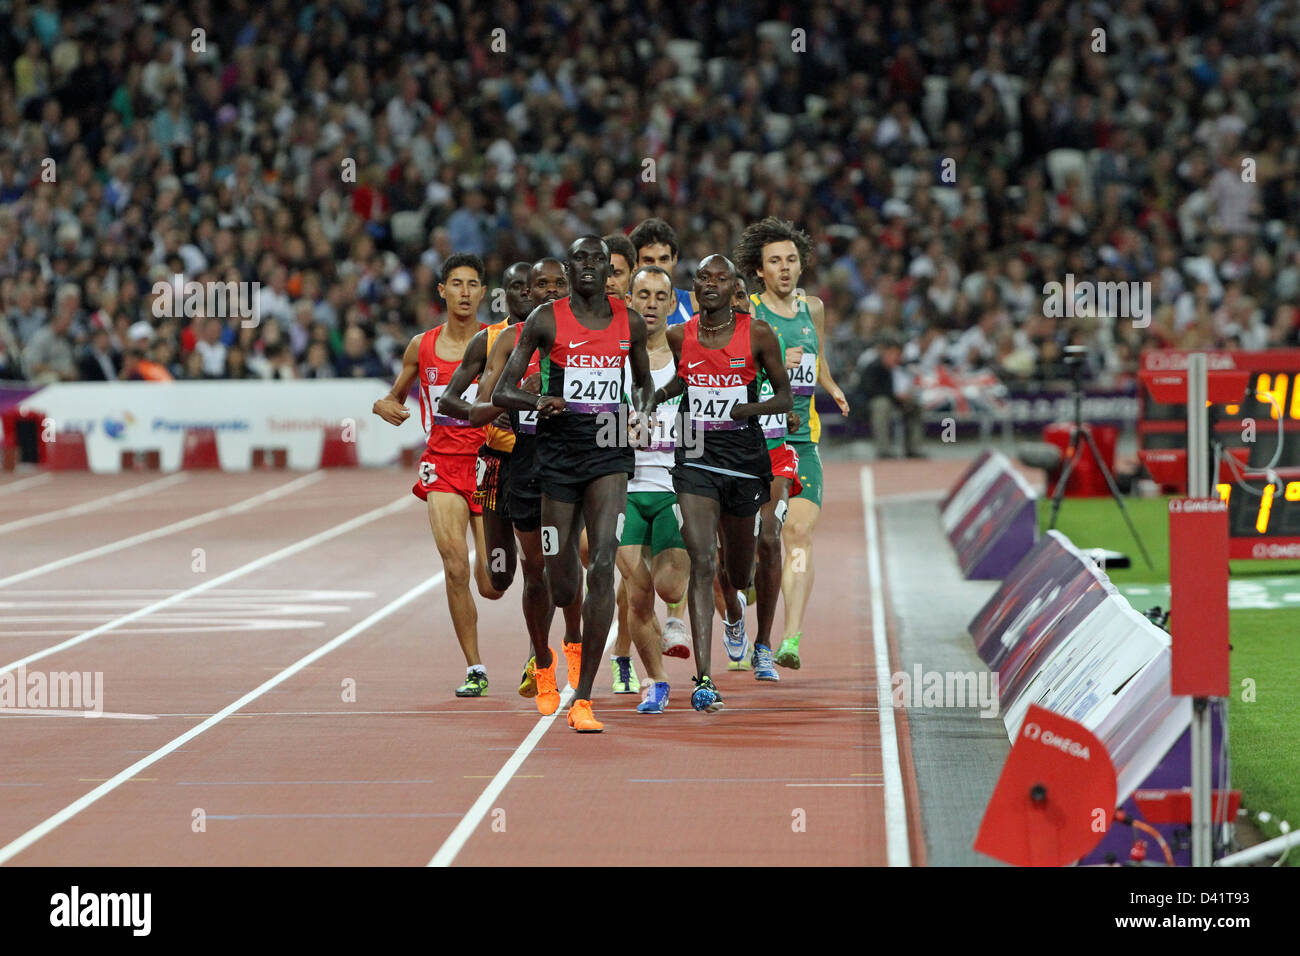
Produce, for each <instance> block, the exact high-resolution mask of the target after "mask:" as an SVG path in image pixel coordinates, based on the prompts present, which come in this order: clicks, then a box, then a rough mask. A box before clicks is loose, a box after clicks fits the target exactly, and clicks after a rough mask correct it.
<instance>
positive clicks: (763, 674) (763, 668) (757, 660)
mask: <svg viewBox="0 0 1300 956" xmlns="http://www.w3.org/2000/svg"><path fill="white" fill-rule="evenodd" d="M780 679H781V675H780V674H778V673H777V672H776V665H775V664H773V663H772V648H770V647H768V646H767V645H765V644H761V645H759V646H757V647H755V648H754V680H780Z"/></svg>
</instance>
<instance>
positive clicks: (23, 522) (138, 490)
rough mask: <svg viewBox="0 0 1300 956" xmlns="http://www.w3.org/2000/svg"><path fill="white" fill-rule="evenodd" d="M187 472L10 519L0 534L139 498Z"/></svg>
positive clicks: (175, 481)
mask: <svg viewBox="0 0 1300 956" xmlns="http://www.w3.org/2000/svg"><path fill="white" fill-rule="evenodd" d="M189 477H190V476H189V474H188V473H186V472H180V473H178V474H175V475H168V476H167V477H166V478H159V479H158V480H157V481H149V482H145V483H144V484H143V485H138V486H137V487H135V488H127V489H126V490H125V491H119V492H118V493H117V494H114V495H109V496H108V497H107V498H96V499H95V500H94V501H86V502H83V503H82V504H79V505H70V506H69V507H67V508H59V509H58V510H57V511H47V512H45V513H44V514H39V515H32V516H31V517H30V518H19V519H18V520H17V521H10V522H9V523H8V524H0V534H4V533H5V532H6V531H18V530H19V529H21V528H30V527H32V526H33V525H38V524H45V523H46V522H49V521H58V520H59V519H61V518H71V517H73V516H75V515H84V514H88V513H89V512H91V511H98V510H99V509H100V508H107V507H108V506H109V505H114V504H117V503H118V502H121V501H130V500H131V499H132V498H139V497H140V496H141V495H147V494H149V492H151V491H162V490H163V489H164V488H170V487H171V486H172V485H177V484H180V483H181V482H182V481H188V480H189Z"/></svg>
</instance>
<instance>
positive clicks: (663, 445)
mask: <svg viewBox="0 0 1300 956" xmlns="http://www.w3.org/2000/svg"><path fill="white" fill-rule="evenodd" d="M680 404H681V403H680V402H676V401H675V402H672V403H668V402H664V403H662V404H659V405H656V406H655V420H654V427H653V428H652V429H651V431H650V446H649V448H647V449H646V450H647V451H673V450H674V449H675V448H676V447H677V410H678V406H679V405H680Z"/></svg>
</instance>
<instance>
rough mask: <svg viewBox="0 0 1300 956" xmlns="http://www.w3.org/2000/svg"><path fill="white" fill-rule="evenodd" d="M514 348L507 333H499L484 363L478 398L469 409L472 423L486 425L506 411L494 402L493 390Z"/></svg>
mask: <svg viewBox="0 0 1300 956" xmlns="http://www.w3.org/2000/svg"><path fill="white" fill-rule="evenodd" d="M513 349H514V346H513V345H511V344H510V339H508V338H506V336H505V335H498V336H497V340H496V341H495V342H493V343H492V351H491V352H490V353H489V354H488V357H487V362H486V363H484V365H483V374H482V375H480V376H479V377H478V400H477V401H475V402H474V404H473V405H471V406H470V409H469V423H470V424H471V425H475V426H478V425H486V424H487V423H488V422H490V421H492V419H494V418H496V417H497V416H498V415H499V414H501V412H502V411H504V409H501V408H498V407H497V406H495V405H493V404H492V390H493V389H494V388H496V384H497V380H498V379H499V378H501V372H502V370H503V369H504V368H505V367H506V361H507V360H508V359H509V358H510V353H511V351H512V350H513Z"/></svg>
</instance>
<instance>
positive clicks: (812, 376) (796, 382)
mask: <svg viewBox="0 0 1300 956" xmlns="http://www.w3.org/2000/svg"><path fill="white" fill-rule="evenodd" d="M816 385H817V355H816V353H812V352H804V353H803V358H801V359H799V364H798V365H796V366H795V367H794V368H792V369H790V392H791V394H793V395H811V394H812V393H813V390H814V388H815V387H816Z"/></svg>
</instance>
